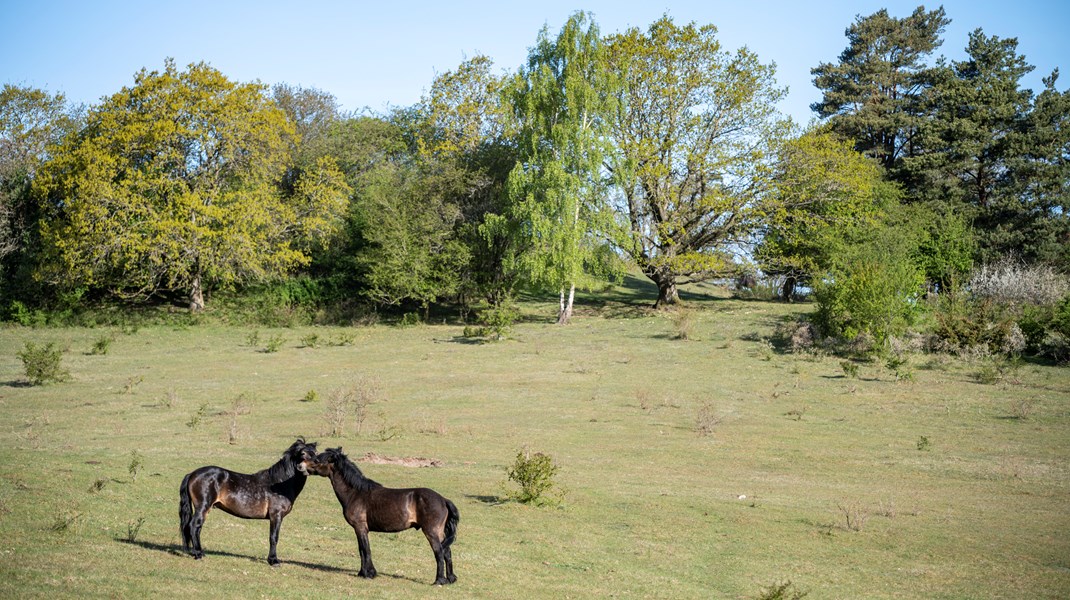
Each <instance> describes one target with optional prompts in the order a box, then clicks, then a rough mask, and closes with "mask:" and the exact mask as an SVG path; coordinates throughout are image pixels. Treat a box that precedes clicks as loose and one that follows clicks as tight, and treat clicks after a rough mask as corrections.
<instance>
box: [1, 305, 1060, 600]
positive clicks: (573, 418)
mask: <svg viewBox="0 0 1070 600" xmlns="http://www.w3.org/2000/svg"><path fill="white" fill-rule="evenodd" d="M696 291H698V292H704V291H708V290H706V289H702V290H696ZM611 298H612V301H611V302H609V303H603V302H595V301H588V302H586V303H581V304H580V306H579V307H578V310H577V317H576V318H575V320H574V323H573V324H572V325H569V326H567V327H557V326H553V325H551V324H550V323H551V322H552V320H553V316H554V315H553V304H552V303H545V304H538V303H532V302H527V303H525V304H524V310H525V317H526V318H525V319H524V321H523V322H521V323H520V324H518V325H517V326H516V327H515V328H514V329H513V333H512V336H511V339H508V340H505V341H502V342H496V343H482V344H480V343H470V342H468V341H466V340H465V339H464V338H463V337H462V335H461V333H462V327H461V326H458V325H453V324H450V325H420V326H416V327H408V328H396V327H389V326H374V327H365V328H327V327H316V328H313V327H307V328H295V329H287V330H282V329H279V330H273V329H269V328H263V327H261V328H259V332H258V337H259V340H261V341H260V343H259V344H250V343H249V339H250V336H251V334H252V333H253V332H254V331H255V330H254V328H251V327H250V328H237V327H235V328H230V327H217V326H195V327H188V328H186V327H183V328H174V327H160V326H145V327H141V328H139V329H138V330H137V331H135V332H131V333H123V332H122V331H119V330H115V331H102V330H100V329H23V328H13V329H6V330H4V331H3V333H2V335H0V410H3V414H4V419H3V420H2V421H0V553H2V554H0V556H2V558H3V560H2V561H0V597H10V598H16V597H17V598H34V597H40V598H45V597H48V598H54V597H151V596H164V595H166V596H169V597H177V596H185V595H189V596H194V595H204V594H212V595H214V596H218V597H261V596H266V597H272V598H298V597H301V598H307V597H323V598H326V597H348V596H359V597H362V598H363V597H369V598H423V597H428V596H429V595H430V594H432V593H434V589H433V588H432V587H431V586H430V583H431V581H432V580H433V579H434V566H435V565H434V560H433V557H432V554H431V551H430V549H429V548H428V546H427V543H426V541H425V540H424V538H423V536H422V535H421V534H420V533H418V532H405V533H402V534H397V535H384V534H373V535H372V540H371V543H372V551H373V553H374V556H375V563H376V566H377V568H378V569H379V572H380V577H379V578H378V579H376V580H373V581H365V580H362V579H359V578H357V577H356V575H355V574H356V571H357V569H358V568H359V558H358V555H357V545H356V539H355V536H354V535H353V532H352V530H351V529H349V527H348V526H347V525H346V523H345V521H344V520H343V519H342V515H341V514H340V509H339V507H338V504H337V501H336V500H335V498H334V495H333V492H332V491H331V489H330V486H329V485H328V484H327V482H326V481H325V480H322V479H318V478H314V479H310V480H309V482H308V485H307V486H306V488H305V491H304V493H303V494H302V496H301V497H300V498H299V500H298V502H297V505H296V508H295V509H294V511H293V513H292V514H291V515H290V516H289V517H287V518H286V520H285V521H284V523H283V526H282V531H281V536H280V543H279V550H278V552H279V557H280V559H281V560H282V562H283V564H282V566H280V567H279V568H276V569H272V568H271V567H269V566H268V565H267V563H266V555H267V546H268V544H267V535H268V524H267V522H266V521H246V520H241V519H236V518H234V517H231V516H229V515H226V514H223V513H221V512H219V511H213V512H212V513H210V515H209V517H208V520H207V522H206V524H205V528H204V532H203V536H202V537H203V542H204V546H205V549H206V551H207V556H206V558H205V559H204V560H202V561H194V560H193V559H192V558H190V557H188V556H186V555H184V554H182V553H181V551H180V550H181V540H180V537H179V534H178V515H177V502H178V493H177V492H178V484H179V482H180V481H181V479H182V476H183V475H184V474H185V473H187V472H189V471H190V470H192V469H194V468H196V467H198V466H201V465H206V464H216V465H219V466H224V467H227V468H229V469H233V470H239V471H245V472H251V471H255V470H257V469H260V468H264V467H266V466H269V465H270V464H272V463H273V462H274V461H275V460H276V459H277V458H278V457H279V456H280V455H281V453H282V451H283V450H284V449H285V448H286V447H287V446H288V445H289V444H290V443H291V442H292V441H293V439H294V438H295V437H297V436H305V437H307V438H309V439H311V440H317V441H319V442H320V446H321V448H323V447H333V446H342V447H343V448H344V450H345V451H346V452H347V453H348V454H349V455H350V456H351V457H353V458H355V459H359V458H360V457H361V456H363V455H364V454H365V453H366V452H375V453H377V454H380V455H383V456H392V457H424V458H432V459H436V460H439V461H442V463H443V465H444V466H442V467H439V468H422V469H415V468H406V467H403V466H397V465H389V464H365V465H362V468H363V469H364V471H365V473H366V474H367V475H368V476H370V477H372V478H374V479H377V480H379V481H381V482H382V483H384V484H387V485H390V486H394V487H404V486H426V487H431V488H434V489H435V490H437V491H439V492H441V493H442V494H444V495H445V496H447V497H449V498H451V499H452V500H453V501H454V502H455V503H457V505H458V507H459V508H460V511H461V523H460V529H459V536H458V541H457V543H456V545H455V546H454V559H455V563H456V569H457V575H458V577H459V581H458V583H457V584H456V586H455V588H454V589H452V590H449V593H451V594H453V595H455V596H456V597H464V598H502V597H511V596H515V595H520V594H523V595H524V596H525V597H530V598H565V597H570V596H571V597H581V598H588V597H610V596H628V597H637V598H652V597H658V598H669V597H673V598H722V597H723V598H754V597H757V596H758V595H759V594H760V593H761V592H762V590H763V589H767V588H769V587H770V586H772V585H774V584H778V583H783V582H786V581H791V582H792V583H793V585H794V586H795V588H796V589H799V590H803V591H809V592H810V596H808V597H814V598H903V597H906V598H977V597H986V598H1021V597H1051V598H1056V597H1065V596H1066V595H1067V594H1068V593H1070V561H1068V558H1067V557H1070V511H1068V510H1067V508H1066V499H1067V497H1070V496H1068V493H1070V466H1068V465H1070V461H1068V459H1070V401H1068V400H1067V399H1068V398H1070V370H1068V369H1066V368H1058V367H1049V366H1037V365H1026V366H1024V367H1022V368H1021V369H1020V370H1019V372H1018V373H1017V374H1016V377H1015V380H1016V381H1017V383H1007V382H1003V383H998V384H995V385H985V384H981V383H978V382H977V381H976V378H975V377H974V375H973V371H974V370H975V367H971V366H970V365H966V364H961V363H959V362H957V361H956V360H950V361H941V368H939V369H935V368H933V369H927V368H921V369H917V370H916V371H915V372H914V377H913V380H910V381H903V380H900V381H896V376H895V373H894V372H893V371H891V370H888V369H887V368H886V367H884V366H883V365H882V364H880V363H876V362H874V363H862V364H860V365H859V368H858V373H857V377H852V378H848V377H846V376H845V375H844V372H843V369H842V367H841V366H840V362H841V361H840V359H837V358H835V357H821V356H808V355H791V354H781V353H779V352H775V351H771V350H770V346H769V344H768V342H767V341H766V338H767V337H768V336H769V334H770V333H771V332H772V330H773V328H774V327H775V325H776V323H777V322H778V320H779V319H781V318H782V317H783V316H785V315H790V314H794V313H797V312H802V311H806V310H808V307H807V306H806V305H801V306H800V305H794V306H792V305H782V304H771V303H763V302H754V301H750V302H746V301H737V300H730V299H726V298H719V297H718V298H715V297H712V296H706V295H693V296H690V300H691V302H690V306H691V309H692V310H693V311H694V313H693V314H692V316H691V317H690V319H691V321H690V323H689V334H688V335H687V336H686V337H687V339H680V336H679V335H678V324H674V322H673V320H672V319H671V318H670V317H669V316H668V315H665V314H661V313H657V312H653V311H651V310H649V309H648V308H647V307H646V305H645V304H643V302H645V301H644V300H643V296H642V290H639V291H636V290H634V289H631V288H628V289H623V290H618V291H617V292H616V293H615V295H612V296H611ZM104 335H107V336H109V337H111V338H113V339H112V342H111V343H110V345H109V348H108V352H107V353H106V354H100V353H97V354H94V353H92V352H91V350H92V348H93V346H94V343H95V342H96V341H97V340H99V339H101V337H102V336H104ZM313 335H315V336H317V337H318V339H321V340H327V339H340V336H347V338H346V339H352V344H351V345H327V344H317V345H315V346H314V347H312V346H311V345H309V344H307V343H303V342H302V340H308V339H311V337H310V336H313ZM348 336H351V338H350V337H348ZM275 337H278V338H283V339H285V340H287V341H286V342H285V343H283V344H281V346H280V347H279V348H278V349H277V351H275V352H264V351H263V346H264V343H265V342H264V341H263V340H268V339H274V338H275ZM28 341H32V342H35V343H38V344H46V343H48V342H55V343H56V346H57V347H61V348H65V349H67V352H65V353H64V355H63V368H64V369H66V370H68V371H69V372H70V379H69V380H68V381H66V382H62V383H55V384H49V385H45V386H34V387H29V386H26V385H24V381H25V375H24V374H23V372H22V365H21V363H20V362H19V361H18V359H17V358H16V356H15V355H16V353H17V352H18V351H19V350H20V349H21V348H23V347H24V344H25V343H26V342H28ZM925 360H926V359H924V358H922V359H921V360H919V361H918V362H919V363H923V362H924V361H925ZM359 377H367V378H374V380H375V381H377V382H378V385H379V386H380V390H379V396H378V397H377V399H376V401H375V402H374V403H372V404H370V405H369V406H368V407H367V414H366V417H365V419H364V421H363V423H362V425H361V433H360V435H357V434H356V432H355V425H351V426H350V427H351V428H350V430H348V431H345V432H343V434H342V435H341V436H338V437H329V436H328V435H326V434H327V433H329V427H328V425H329V423H328V422H327V420H326V417H325V410H326V405H327V401H326V399H327V398H329V397H330V394H331V393H332V391H334V390H337V389H340V388H342V387H344V386H346V385H347V384H348V383H351V382H352V381H354V380H355V379H356V378H359ZM133 381H136V382H137V384H136V385H131V384H130V382H133ZM312 392H315V394H314V396H315V397H318V398H320V399H321V400H320V401H307V400H308V398H309V396H310V394H311V393H312ZM238 398H241V399H242V400H241V403H240V405H241V410H238V409H237V408H236V407H237V406H238V405H239V403H238V402H237V401H236V399H238ZM1024 405H1028V406H1029V411H1028V418H1021V414H1022V410H1021V406H1024ZM704 411H705V412H704ZM198 414H199V415H200V416H199V418H198V419H195V417H197V416H198ZM194 420H196V421H197V422H196V424H195V425H193V426H190V425H189V424H190V423H191V422H192V421H194ZM923 437H924V439H926V440H928V444H927V447H926V449H925V450H919V448H918V444H919V440H920V439H922V438H923ZM525 448H526V449H529V450H530V451H531V452H542V453H545V454H547V455H549V456H552V457H553V459H554V462H555V464H557V465H559V467H560V469H559V471H558V473H557V475H556V478H557V480H558V481H559V483H560V486H561V490H562V493H563V496H562V502H561V504H560V506H559V507H556V508H554V507H541V508H540V507H533V506H528V505H523V504H519V503H516V502H502V501H501V500H502V498H503V497H504V496H506V495H507V485H508V481H507V476H506V471H507V469H508V467H509V465H510V464H511V462H512V461H513V460H514V458H515V457H516V455H517V453H518V452H519V451H520V450H522V449H525ZM134 452H136V453H137V454H136V456H137V457H138V459H139V461H140V468H139V470H138V474H137V476H136V479H135V478H133V477H132V476H131V472H130V465H131V463H132V458H131V457H132V456H135V455H134V454H133V453H134ZM99 482H103V483H99ZM863 515H864V517H863ZM848 516H850V517H851V518H852V519H853V521H852V523H853V524H855V525H858V524H860V526H858V527H854V526H852V525H851V524H849V523H847V517H848ZM135 528H136V535H131V532H132V531H134V530H135ZM131 538H133V539H131ZM436 595H437V594H436Z"/></svg>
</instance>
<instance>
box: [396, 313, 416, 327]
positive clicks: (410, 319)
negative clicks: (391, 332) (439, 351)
mask: <svg viewBox="0 0 1070 600" xmlns="http://www.w3.org/2000/svg"><path fill="white" fill-rule="evenodd" d="M420 323H421V321H420V315H419V314H418V313H414V312H407V313H405V314H403V315H401V320H400V321H398V327H415V326H417V325H419V324H420Z"/></svg>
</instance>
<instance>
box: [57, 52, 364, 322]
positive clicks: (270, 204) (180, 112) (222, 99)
mask: <svg viewBox="0 0 1070 600" xmlns="http://www.w3.org/2000/svg"><path fill="white" fill-rule="evenodd" d="M292 135H293V125H292V124H290V123H289V122H288V121H287V120H286V117H285V115H284V114H283V112H282V111H281V110H279V109H278V108H276V106H275V105H274V104H273V103H272V102H271V100H270V98H269V97H268V96H267V95H266V94H265V90H264V86H262V85H259V84H237V83H234V82H231V81H230V80H228V79H227V78H226V77H225V76H223V74H222V73H220V72H219V71H217V70H215V69H213V68H212V67H210V66H208V65H206V64H204V63H199V64H193V65H190V66H189V68H188V69H187V70H185V71H179V70H178V69H177V68H176V67H175V65H174V63H173V61H168V62H167V64H166V66H165V68H164V70H163V71H147V70H142V71H141V72H140V73H138V75H137V76H136V78H135V83H134V85H133V86H132V87H129V88H124V89H123V90H122V91H120V92H118V93H116V94H115V95H113V96H112V97H110V98H108V99H106V100H105V101H104V102H103V103H102V104H101V105H100V106H97V107H94V108H93V109H91V110H90V111H89V114H88V116H87V124H86V127H85V128H84V130H82V131H80V132H78V133H77V134H76V135H71V136H68V138H67V139H66V140H65V141H64V142H63V144H62V146H61V147H60V150H59V151H58V152H57V153H56V156H55V158H54V159H53V160H51V161H50V162H49V163H47V164H46V165H45V167H44V169H43V172H42V175H41V177H39V178H38V179H37V185H38V188H39V190H40V193H41V196H42V198H43V199H44V212H45V217H44V220H43V222H42V225H41V231H42V238H43V243H44V246H45V249H46V253H47V259H46V261H45V263H44V264H43V265H42V275H43V276H45V277H49V278H51V279H52V280H53V281H56V282H60V281H62V282H66V283H67V284H70V283H74V284H84V285H100V286H106V287H110V288H112V289H114V290H116V291H117V292H119V293H122V294H126V295H133V296H145V295H148V294H152V293H155V292H158V291H161V290H184V291H185V292H186V293H187V294H188V297H189V299H190V306H191V308H193V309H195V310H199V309H200V308H203V306H204V297H203V290H204V288H205V287H206V286H219V285H228V284H232V283H235V282H241V281H247V280H261V279H265V278H269V277H272V276H277V275H281V274H284V273H287V272H288V271H289V270H290V269H291V268H292V267H294V266H295V265H299V264H302V263H304V262H306V261H307V260H308V258H307V254H305V252H304V251H303V248H302V239H307V238H314V237H318V236H321V235H322V234H323V233H324V232H325V231H327V230H328V229H330V228H331V227H332V226H333V222H334V219H335V216H336V215H337V214H338V212H339V211H340V208H341V206H342V203H343V201H344V199H345V197H346V188H345V184H344V181H342V178H341V174H340V173H339V172H338V171H337V169H336V168H335V167H334V166H333V165H332V164H331V163H330V162H329V161H327V162H320V163H319V164H318V166H317V168H316V169H315V172H314V173H313V174H311V175H310V178H309V179H308V180H306V181H304V182H302V183H300V184H299V185H298V191H297V192H296V193H295V194H293V195H289V196H287V195H283V194H282V193H281V192H280V190H279V188H278V187H277V185H276V184H277V182H278V181H279V180H280V178H281V177H282V175H283V173H284V172H285V170H286V168H287V165H288V162H289V160H290V152H289V147H288V146H287V144H286V139H287V138H288V137H290V136H292Z"/></svg>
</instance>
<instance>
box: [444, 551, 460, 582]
mask: <svg viewBox="0 0 1070 600" xmlns="http://www.w3.org/2000/svg"><path fill="white" fill-rule="evenodd" d="M442 558H443V559H444V560H445V561H446V581H448V582H450V583H457V576H456V575H454V574H453V550H451V549H450V547H449V546H443V547H442Z"/></svg>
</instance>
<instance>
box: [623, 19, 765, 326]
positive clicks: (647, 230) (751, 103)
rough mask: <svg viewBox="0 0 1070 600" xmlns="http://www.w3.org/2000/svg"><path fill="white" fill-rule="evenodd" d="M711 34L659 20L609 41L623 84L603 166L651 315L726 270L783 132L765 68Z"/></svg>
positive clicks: (752, 216)
mask: <svg viewBox="0 0 1070 600" xmlns="http://www.w3.org/2000/svg"><path fill="white" fill-rule="evenodd" d="M716 31H717V30H716V28H715V27H713V26H712V25H706V26H703V27H698V26H696V25H695V24H693V23H692V24H688V25H686V26H683V27H680V26H677V25H675V24H674V23H673V22H672V20H671V19H670V18H669V17H662V18H661V19H660V20H658V21H657V22H655V23H654V24H653V25H651V26H650V28H649V29H648V31H647V32H646V33H643V32H642V31H640V30H639V29H635V28H633V29H630V30H628V31H626V32H624V33H623V34H619V35H615V36H612V37H611V38H610V39H609V41H608V49H607V59H608V69H609V71H610V72H613V73H617V74H619V79H618V80H617V81H616V82H615V85H614V101H615V105H614V111H613V113H612V114H611V115H610V117H609V119H608V126H609V136H610V138H611V141H612V143H613V151H612V153H611V154H610V155H609V156H608V157H607V160H606V162H607V165H608V168H609V169H610V171H611V173H612V177H613V181H614V183H615V184H616V186H617V187H618V188H619V191H620V193H621V195H622V198H621V206H620V207H619V209H620V213H621V215H622V217H623V219H622V220H623V221H624V224H623V227H622V229H623V231H622V232H621V233H620V234H619V235H620V237H619V239H618V243H619V244H620V246H621V248H622V249H623V251H624V252H625V253H626V254H628V255H629V256H630V257H631V258H632V259H633V260H634V261H635V262H636V264H638V266H639V268H640V269H641V270H642V271H643V273H644V274H645V275H646V276H647V277H649V278H650V279H651V280H652V281H653V282H654V283H655V284H656V285H657V286H658V301H657V305H659V306H661V305H664V304H672V303H675V302H676V301H677V300H678V295H677V285H679V284H681V283H687V282H694V281H701V280H704V279H708V278H711V277H715V276H718V275H725V274H727V273H729V272H731V271H732V270H734V266H733V261H734V256H733V253H734V252H736V251H737V249H738V245H739V244H742V243H746V242H749V241H750V236H751V235H752V233H753V232H754V230H755V228H756V227H757V225H758V222H759V217H760V213H759V210H758V207H757V202H756V200H757V198H758V197H759V196H760V194H761V193H762V190H763V187H764V186H765V184H766V182H767V179H768V164H767V163H768V159H769V158H770V156H771V155H772V151H773V147H774V140H775V139H776V138H777V137H778V136H779V135H781V133H782V129H783V126H784V123H783V122H782V121H781V120H780V119H779V118H778V116H777V113H776V109H775V108H774V106H775V104H776V102H777V101H778V100H779V99H780V98H781V96H782V95H783V91H782V90H780V89H778V88H777V87H776V85H775V81H774V79H773V74H774V68H773V66H771V65H763V64H761V63H760V62H759V61H758V58H757V56H755V55H754V54H753V53H752V52H750V51H749V50H747V49H746V48H743V49H741V50H739V51H737V52H736V53H735V54H734V55H733V54H729V53H727V52H723V51H722V50H721V46H720V43H718V41H717V40H716V38H715V36H716Z"/></svg>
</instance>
